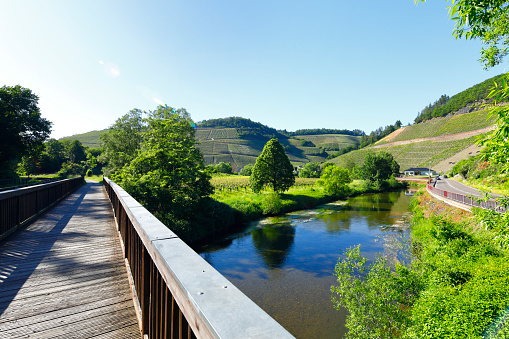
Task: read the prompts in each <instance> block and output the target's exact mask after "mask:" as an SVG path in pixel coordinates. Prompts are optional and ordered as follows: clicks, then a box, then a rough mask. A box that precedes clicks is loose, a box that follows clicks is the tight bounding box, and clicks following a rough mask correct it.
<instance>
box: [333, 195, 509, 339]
mask: <svg viewBox="0 0 509 339" xmlns="http://www.w3.org/2000/svg"><path fill="white" fill-rule="evenodd" d="M414 202H415V200H414ZM414 207H415V209H414V220H413V222H412V224H413V226H412V243H411V244H408V245H409V246H408V250H409V252H410V253H412V254H413V256H414V257H413V260H412V263H411V264H402V263H398V262H396V263H395V264H394V265H393V266H392V265H389V264H388V262H387V260H386V259H384V258H380V257H379V258H377V259H376V260H375V261H374V262H373V263H372V264H371V265H370V266H369V268H368V267H367V265H366V264H367V259H366V258H364V257H363V256H362V255H360V252H359V248H358V247H357V248H354V249H351V250H349V251H348V252H347V253H345V258H344V259H340V260H339V261H338V265H337V266H336V276H337V279H338V285H337V286H333V287H332V291H333V292H334V293H335V296H334V299H333V302H334V305H335V306H336V307H339V306H344V307H346V308H347V309H348V311H349V316H348V319H347V326H348V327H349V328H350V332H349V334H348V335H349V337H353V338H364V337H365V338H371V337H381V338H383V337H389V338H392V337H401V338H447V337H451V338H452V337H454V338H481V336H483V337H485V335H486V334H487V333H488V332H490V333H493V332H495V331H496V328H495V329H493V326H490V324H492V323H493V321H494V320H495V319H497V316H498V315H499V314H502V313H503V312H504V309H505V308H506V307H507V305H508V304H509V291H508V290H507V284H508V283H509V271H508V268H509V261H508V260H507V259H508V252H507V251H505V250H504V249H503V247H502V246H500V244H499V243H498V242H497V239H499V237H498V235H499V234H500V233H498V232H503V233H504V234H505V232H506V231H505V230H501V229H490V227H487V228H486V229H484V230H479V229H477V230H475V229H470V228H469V227H468V226H467V224H465V223H455V222H452V221H449V220H446V219H444V218H442V217H435V216H431V217H430V218H426V217H425V216H424V214H423V211H422V210H421V209H420V207H418V206H416V204H415V203H414ZM493 215H495V214H493ZM499 216H500V214H499ZM503 218H506V217H503ZM506 225H507V224H506ZM506 227H507V226H506ZM499 323H500V321H499ZM370 333H371V334H370ZM373 334H375V335H373Z"/></svg>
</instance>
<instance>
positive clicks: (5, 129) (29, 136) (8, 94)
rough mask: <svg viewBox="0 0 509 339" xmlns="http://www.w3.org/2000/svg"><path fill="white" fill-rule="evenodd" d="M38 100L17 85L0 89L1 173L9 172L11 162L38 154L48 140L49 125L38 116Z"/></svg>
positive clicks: (27, 90)
mask: <svg viewBox="0 0 509 339" xmlns="http://www.w3.org/2000/svg"><path fill="white" fill-rule="evenodd" d="M38 101H39V98H38V97H37V95H35V94H34V93H32V91H31V90H30V89H28V88H24V87H21V86H20V85H16V86H14V87H10V86H3V87H1V88H0V121H1V122H2V123H1V124H0V173H3V174H5V173H6V172H8V170H7V169H8V168H11V167H12V166H10V165H9V162H10V161H13V160H19V159H21V157H23V156H25V155H31V156H33V155H36V154H37V153H39V152H40V151H41V150H42V147H43V142H44V140H46V139H47V138H48V137H49V135H50V132H51V123H50V122H49V121H48V120H46V119H44V118H42V117H41V113H40V110H39V107H38V106H37V103H38Z"/></svg>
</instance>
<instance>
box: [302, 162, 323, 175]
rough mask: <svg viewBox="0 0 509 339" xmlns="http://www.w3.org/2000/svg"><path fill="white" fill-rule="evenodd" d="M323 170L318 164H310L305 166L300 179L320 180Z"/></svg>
mask: <svg viewBox="0 0 509 339" xmlns="http://www.w3.org/2000/svg"><path fill="white" fill-rule="evenodd" d="M321 172H322V169H321V168H320V163H318V162H308V163H307V164H305V165H304V168H302V170H301V171H300V172H299V177H300V178H319V177H320V174H321Z"/></svg>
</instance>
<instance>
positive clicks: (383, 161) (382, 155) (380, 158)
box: [361, 151, 399, 185]
mask: <svg viewBox="0 0 509 339" xmlns="http://www.w3.org/2000/svg"><path fill="white" fill-rule="evenodd" d="M393 174H396V175H397V174H399V164H398V163H397V162H396V160H394V157H393V156H392V154H390V153H389V152H385V151H381V152H379V153H372V152H369V153H368V154H367V155H366V157H365V158H364V164H363V165H362V169H361V178H362V179H364V180H367V181H369V182H371V183H376V184H377V185H380V183H381V182H382V181H385V180H387V179H389V178H390V177H391V175H393Z"/></svg>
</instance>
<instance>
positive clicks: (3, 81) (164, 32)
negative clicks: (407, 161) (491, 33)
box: [0, 0, 506, 138]
mask: <svg viewBox="0 0 509 339" xmlns="http://www.w3.org/2000/svg"><path fill="white" fill-rule="evenodd" d="M448 4H449V3H447V2H446V1H444V0H433V1H429V2H427V3H425V4H419V5H415V4H414V1H413V0H399V1H379V0H376V1H375V0H371V1H351V0H349V1H345V0H331V1H298V0H292V1H279V0H271V1H265V0H258V1H244V0H230V1H223V0H214V1H210V0H209V1H202V0H199V1H197V0H186V1H152V0H148V1H135V0H123V1H116V0H107V1H104V0H101V1H97V0H88V1H78V0H59V1H57V0H23V1H5V2H3V4H2V7H1V11H0V31H1V32H2V42H1V45H0V49H1V53H0V86H1V85H9V86H13V85H16V84H20V85H22V86H23V87H28V88H30V89H31V90H32V91H33V92H35V93H36V94H37V95H38V96H39V97H40V101H39V106H40V108H41V112H42V115H43V117H45V118H46V119H48V120H50V121H52V122H53V133H52V137H55V138H60V137H63V136H68V135H73V134H77V133H83V132H87V131H91V130H97V129H104V128H107V127H108V126H110V125H111V124H112V123H113V122H114V121H115V120H116V119H117V118H119V117H121V116H122V115H124V114H125V113H127V111H129V110H130V109H133V108H140V109H143V110H151V109H155V108H156V106H157V103H158V102H161V103H165V104H167V105H169V106H172V107H177V108H180V107H185V108H186V109H187V110H188V111H189V112H190V113H191V116H192V118H193V119H194V120H195V121H201V120H204V119H211V118H221V117H229V116H242V117H245V118H249V119H251V120H253V121H258V122H261V123H263V124H265V125H268V126H270V127H274V128H277V129H287V130H289V131H294V130H296V129H301V128H322V127H324V128H339V129H343V128H346V129H356V128H358V129H362V130H364V131H365V132H367V133H369V132H371V131H372V130H374V129H376V128H378V127H379V126H385V125H388V124H392V123H394V122H395V121H396V120H398V119H399V120H401V121H402V122H403V123H404V124H406V123H408V122H413V120H414V118H415V117H416V115H417V113H418V112H419V111H420V110H421V109H422V108H423V107H424V106H425V105H427V104H429V103H430V102H433V101H435V100H436V99H438V98H439V97H440V95H442V94H447V95H450V96H452V95H454V94H456V93H458V92H460V91H462V90H464V89H466V88H468V87H470V86H472V85H475V84H477V83H479V82H481V81H483V80H485V79H487V78H490V77H492V76H495V75H497V74H500V73H503V72H505V71H506V70H505V68H504V67H505V66H499V67H497V68H495V69H492V70H490V71H483V70H482V67H481V64H480V63H479V62H478V61H477V60H478V59H479V57H480V55H479V51H480V49H481V45H480V43H478V42H477V41H465V40H455V39H454V38H453V37H452V30H453V28H454V23H453V22H452V21H450V20H449V18H448V13H447V9H446V7H447V6H448Z"/></svg>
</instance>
